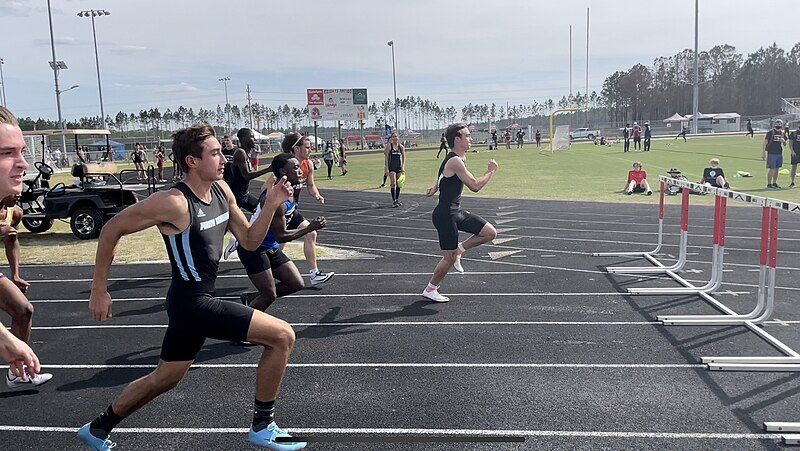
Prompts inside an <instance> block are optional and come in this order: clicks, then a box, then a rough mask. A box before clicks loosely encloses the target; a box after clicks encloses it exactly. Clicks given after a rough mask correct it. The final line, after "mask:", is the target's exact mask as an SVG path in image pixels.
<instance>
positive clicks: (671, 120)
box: [663, 113, 686, 122]
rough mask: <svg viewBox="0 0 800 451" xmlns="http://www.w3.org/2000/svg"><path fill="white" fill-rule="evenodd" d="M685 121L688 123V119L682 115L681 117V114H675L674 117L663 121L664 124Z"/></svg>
mask: <svg viewBox="0 0 800 451" xmlns="http://www.w3.org/2000/svg"><path fill="white" fill-rule="evenodd" d="M685 121H686V118H685V117H683V116H681V115H680V114H678V113H675V114H673V115H672V116H670V117H668V118H666V119H664V121H663V122H685Z"/></svg>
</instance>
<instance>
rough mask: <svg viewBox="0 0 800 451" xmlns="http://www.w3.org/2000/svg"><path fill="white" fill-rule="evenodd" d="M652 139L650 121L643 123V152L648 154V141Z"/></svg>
mask: <svg viewBox="0 0 800 451" xmlns="http://www.w3.org/2000/svg"><path fill="white" fill-rule="evenodd" d="M652 137H653V135H652V132H651V130H650V121H645V122H644V151H645V152H650V139H651V138H652Z"/></svg>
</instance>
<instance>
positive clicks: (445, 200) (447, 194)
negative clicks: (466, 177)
mask: <svg viewBox="0 0 800 451" xmlns="http://www.w3.org/2000/svg"><path fill="white" fill-rule="evenodd" d="M451 158H458V155H456V154H455V152H449V153H448V154H447V156H445V157H444V161H442V165H441V166H440V167H439V178H438V182H437V183H438V184H439V203H438V204H437V205H436V209H439V207H442V208H448V209H450V210H458V209H460V208H461V192H462V191H463V190H464V182H462V181H461V179H460V178H458V174H453V175H451V176H450V177H445V176H444V166H445V165H446V164H447V162H448V161H450V159H451Z"/></svg>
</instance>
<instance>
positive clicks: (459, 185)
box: [422, 123, 498, 302]
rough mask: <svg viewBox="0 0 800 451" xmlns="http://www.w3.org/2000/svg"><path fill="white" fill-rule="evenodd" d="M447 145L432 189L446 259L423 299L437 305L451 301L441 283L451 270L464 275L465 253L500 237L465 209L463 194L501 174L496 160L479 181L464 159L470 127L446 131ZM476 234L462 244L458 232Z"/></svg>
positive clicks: (478, 189) (431, 193) (468, 145)
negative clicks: (463, 191)
mask: <svg viewBox="0 0 800 451" xmlns="http://www.w3.org/2000/svg"><path fill="white" fill-rule="evenodd" d="M445 136H446V137H447V144H448V146H450V148H451V149H452V151H451V152H450V153H448V154H447V156H446V157H445V159H444V161H442V165H441V167H440V168H439V175H438V180H437V182H436V185H434V186H432V187H430V188H428V193H427V194H428V197H430V196H433V195H434V194H436V192H437V191H439V203H438V204H437V205H436V208H435V209H434V210H433V216H432V219H433V225H434V226H435V227H436V231H437V232H438V234H439V247H440V248H441V249H442V259H441V261H439V264H437V265H436V269H435V270H434V271H433V277H431V280H430V282H429V283H428V286H427V287H426V288H425V291H423V292H422V296H423V297H425V298H427V299H430V300H432V301H435V302H447V301H449V300H450V299H449V298H448V297H446V296H442V295H441V294H439V284H440V283H441V282H442V280H443V279H444V277H445V276H446V275H447V271H449V270H450V268H451V267H455V268H456V270H457V271H459V272H462V273H463V272H464V268H463V267H461V261H460V260H461V254H462V253H463V252H464V251H465V250H467V249H471V248H473V247H476V246H479V245H481V244H483V243H487V242H489V241H491V240H493V239H495V237H496V236H497V230H495V228H494V226H492V225H491V224H489V223H488V222H486V220H485V219H483V218H481V217H480V216H477V215H473V214H471V213H470V212H468V211H466V210H464V209H462V208H461V191H462V190H463V189H464V185H467V188H469V189H470V190H471V191H473V192H476V193H477V192H478V191H480V190H481V189H482V188H483V187H484V186H486V184H487V183H489V180H491V178H492V175H494V173H495V172H497V169H498V166H497V163H496V162H495V161H494V160H489V167H488V169H487V171H486V173H485V174H484V175H483V176H482V177H481V178H479V179H475V177H474V176H473V175H472V174H471V173H470V172H469V171H468V170H467V167H466V166H465V165H464V160H465V159H466V157H467V151H468V150H469V148H470V147H471V146H472V138H471V137H470V132H469V128H467V124H464V123H458V124H453V125H451V126H449V127H447V131H446V132H445ZM459 230H461V231H464V232H469V233H471V234H472V236H471V237H469V238H468V239H467V240H465V241H464V242H462V243H459V242H458V231H459Z"/></svg>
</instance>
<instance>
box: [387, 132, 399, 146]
mask: <svg viewBox="0 0 800 451" xmlns="http://www.w3.org/2000/svg"><path fill="white" fill-rule="evenodd" d="M389 140H390V141H392V144H397V140H398V138H397V135H396V134H394V133H392V136H391V138H389Z"/></svg>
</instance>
